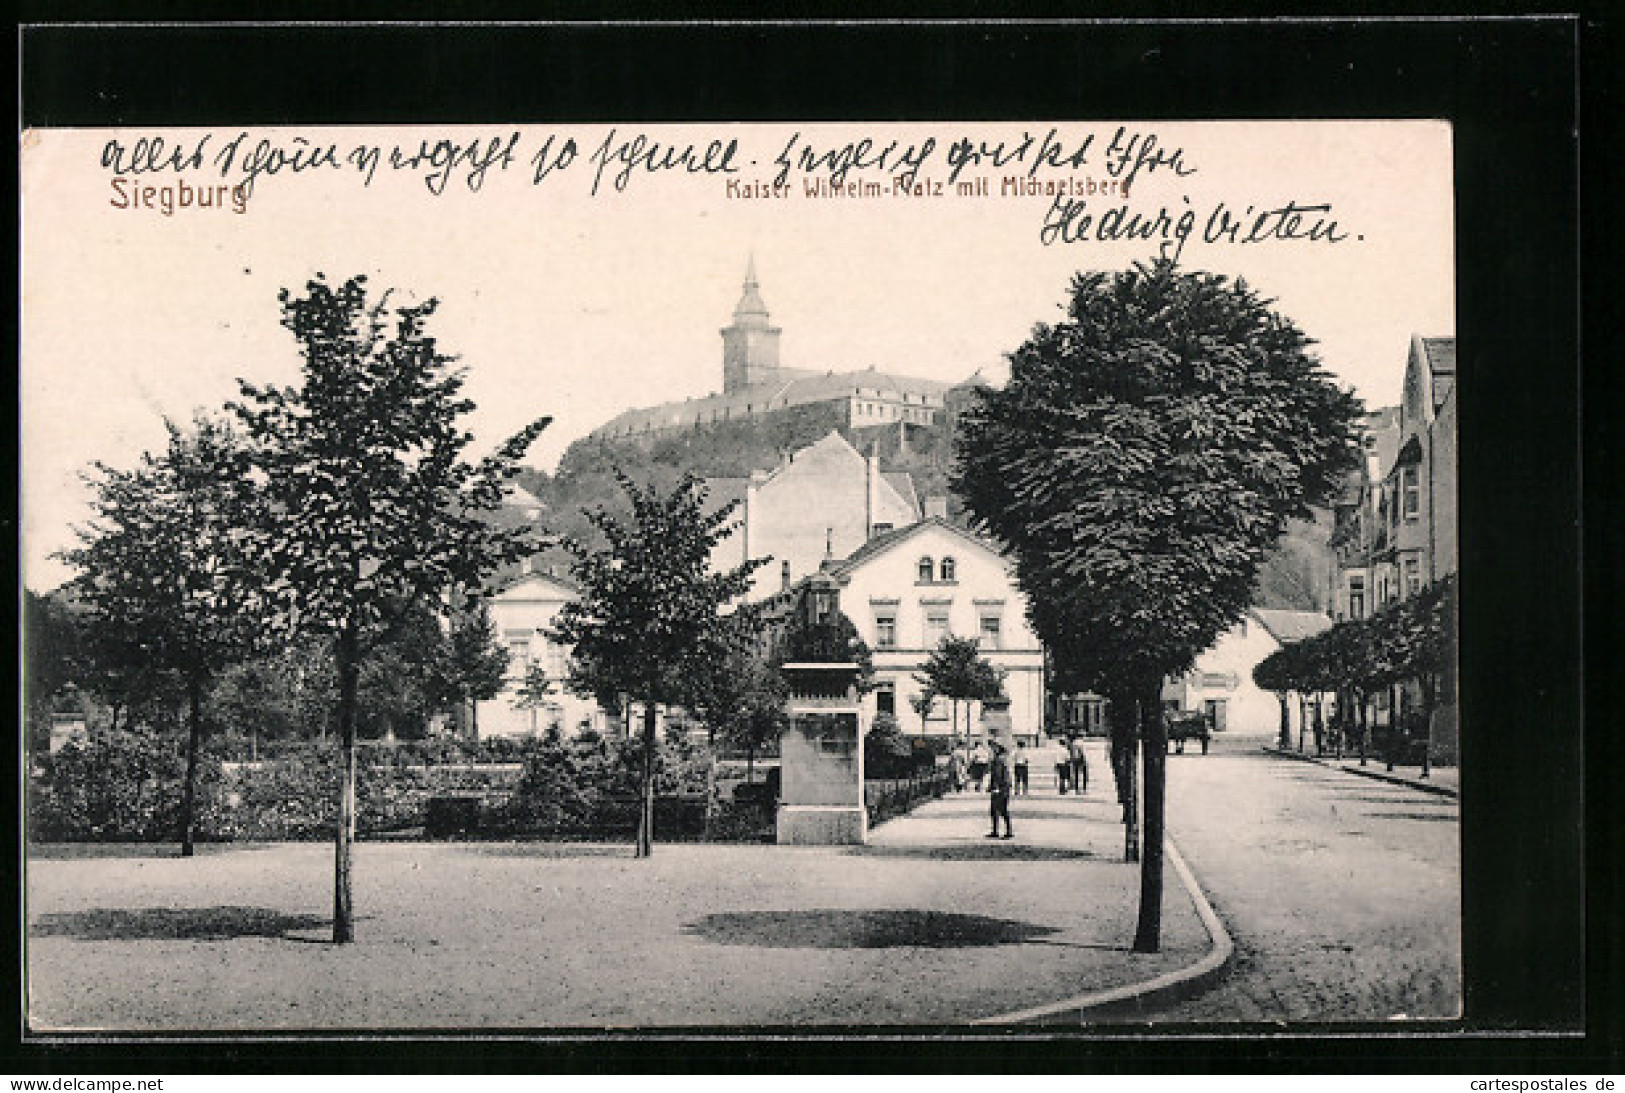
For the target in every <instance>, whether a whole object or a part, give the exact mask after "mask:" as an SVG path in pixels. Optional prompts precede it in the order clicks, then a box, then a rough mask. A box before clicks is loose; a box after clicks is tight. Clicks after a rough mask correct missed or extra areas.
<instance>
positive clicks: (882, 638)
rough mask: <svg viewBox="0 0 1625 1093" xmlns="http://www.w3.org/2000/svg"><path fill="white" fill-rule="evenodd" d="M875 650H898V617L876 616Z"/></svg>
mask: <svg viewBox="0 0 1625 1093" xmlns="http://www.w3.org/2000/svg"><path fill="white" fill-rule="evenodd" d="M875 648H876V649H895V648H897V616H896V615H876V616H875Z"/></svg>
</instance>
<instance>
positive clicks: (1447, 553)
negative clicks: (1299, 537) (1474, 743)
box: [1331, 335, 1457, 759]
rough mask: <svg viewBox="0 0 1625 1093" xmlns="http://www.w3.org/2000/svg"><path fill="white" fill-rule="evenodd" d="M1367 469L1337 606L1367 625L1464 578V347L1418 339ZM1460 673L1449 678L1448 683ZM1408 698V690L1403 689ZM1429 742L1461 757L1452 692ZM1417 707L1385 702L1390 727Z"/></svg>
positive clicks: (1339, 557) (1345, 541) (1374, 427)
mask: <svg viewBox="0 0 1625 1093" xmlns="http://www.w3.org/2000/svg"><path fill="white" fill-rule="evenodd" d="M1366 426H1367V427H1366V431H1365V436H1364V443H1365V446H1366V460H1365V463H1364V465H1363V466H1361V467H1360V468H1359V470H1358V471H1357V472H1356V473H1355V474H1353V475H1351V476H1350V478H1349V482H1348V484H1347V488H1346V489H1345V491H1344V494H1343V496H1342V497H1341V498H1340V499H1339V501H1338V504H1337V506H1336V520H1335V525H1334V529H1333V532H1332V537H1331V546H1332V549H1333V551H1334V553H1335V556H1336V566H1335V569H1334V574H1335V575H1334V578H1333V588H1332V594H1333V595H1332V604H1333V614H1334V615H1335V616H1336V618H1338V619H1339V620H1342V619H1351V618H1352V619H1358V618H1364V617H1365V616H1367V615H1370V614H1372V613H1374V612H1376V611H1380V610H1382V609H1383V608H1384V607H1387V606H1388V605H1390V604H1392V603H1395V602H1398V601H1400V600H1403V599H1406V598H1408V597H1410V596H1414V595H1416V594H1417V593H1418V592H1420V591H1421V590H1422V589H1423V588H1425V587H1427V586H1428V585H1430V584H1432V583H1433V582H1435V581H1438V580H1440V579H1442V578H1444V577H1447V576H1449V575H1450V574H1452V573H1454V572H1456V565H1457V545H1456V340H1455V339H1454V338H1429V337H1423V336H1421V335H1416V336H1413V337H1412V338H1411V344H1410V350H1409V354H1408V355H1407V357H1406V361H1405V380H1404V387H1403V391H1402V397H1401V401H1400V404H1399V406H1397V407H1391V408H1388V409H1385V410H1379V411H1376V412H1375V413H1374V414H1371V415H1368V417H1367V422H1366ZM1450 674H1451V673H1450V672H1449V671H1447V676H1448V675H1450ZM1401 690H1402V689H1401ZM1442 691H1443V694H1442V695H1441V698H1442V699H1444V701H1441V702H1440V703H1438V704H1437V706H1436V708H1435V710H1434V721H1433V724H1432V726H1430V729H1429V734H1430V741H1431V748H1432V752H1433V754H1434V756H1435V758H1446V759H1447V758H1449V757H1450V756H1451V755H1452V754H1453V753H1454V751H1455V741H1456V710H1455V705H1454V702H1453V700H1452V699H1451V697H1450V696H1451V695H1452V693H1453V691H1454V688H1453V687H1452V686H1450V685H1448V684H1447V685H1446V686H1445V687H1443V688H1442ZM1414 699H1415V696H1414V695H1413V696H1410V698H1409V699H1407V697H1406V696H1405V695H1404V694H1400V693H1399V691H1397V690H1396V692H1395V694H1393V695H1390V694H1387V693H1379V694H1378V695H1376V696H1375V707H1376V710H1375V717H1376V720H1377V723H1378V724H1382V725H1386V724H1388V723H1389V721H1390V720H1391V719H1392V718H1393V716H1394V711H1393V710H1392V709H1391V708H1390V707H1391V705H1392V703H1393V702H1394V701H1395V700H1397V701H1399V702H1400V703H1402V705H1401V706H1400V707H1399V709H1400V710H1401V711H1403V710H1404V709H1407V708H1410V701H1414Z"/></svg>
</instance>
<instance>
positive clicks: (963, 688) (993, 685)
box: [914, 634, 1004, 739]
mask: <svg viewBox="0 0 1625 1093" xmlns="http://www.w3.org/2000/svg"><path fill="white" fill-rule="evenodd" d="M914 680H915V682H916V683H919V684H921V686H922V687H924V689H925V690H926V691H927V692H929V693H930V694H932V695H940V696H941V697H943V698H946V699H947V700H948V701H949V702H951V703H952V704H953V711H952V717H953V721H952V726H953V735H954V737H955V738H956V739H957V738H958V736H959V704H960V703H961V702H964V703H967V704H968V703H971V702H988V701H991V700H992V699H995V698H998V697H1000V696H1001V695H1003V694H1004V672H1002V671H1000V670H999V669H998V668H996V667H994V666H993V664H991V663H990V662H989V661H988V660H987V658H986V657H984V656H982V652H981V648H980V646H979V645H978V643H977V641H976V639H975V638H956V637H954V636H953V635H952V634H949V635H947V636H946V637H944V638H943V639H942V642H941V643H940V644H939V645H938V646H937V647H936V648H935V649H933V650H932V651H931V655H930V657H929V658H927V660H926V662H925V669H924V671H922V672H921V673H920V674H918V675H916V676H915V677H914ZM965 713H966V718H965V720H966V724H965V735H966V736H969V735H970V716H969V715H970V710H969V708H968V707H967V709H966V711H965Z"/></svg>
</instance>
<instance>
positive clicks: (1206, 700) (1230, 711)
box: [1162, 607, 1332, 739]
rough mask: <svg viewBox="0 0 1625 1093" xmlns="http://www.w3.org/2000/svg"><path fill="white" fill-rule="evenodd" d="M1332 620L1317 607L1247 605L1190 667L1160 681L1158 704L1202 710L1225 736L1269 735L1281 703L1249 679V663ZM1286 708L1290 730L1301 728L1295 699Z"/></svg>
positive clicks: (1275, 731) (1276, 729)
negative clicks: (1287, 608)
mask: <svg viewBox="0 0 1625 1093" xmlns="http://www.w3.org/2000/svg"><path fill="white" fill-rule="evenodd" d="M1331 624H1332V620H1331V619H1329V618H1327V617H1326V616H1325V615H1323V614H1321V613H1320V612H1318V611H1276V610H1269V609H1266V608H1259V607H1255V608H1252V609H1250V610H1249V611H1248V612H1247V613H1246V614H1245V615H1244V616H1242V619H1241V621H1240V622H1238V623H1236V624H1235V625H1234V626H1232V627H1231V628H1230V629H1229V630H1227V631H1226V632H1225V633H1224V634H1222V635H1220V637H1219V640H1218V641H1217V642H1215V643H1214V644H1213V647H1212V648H1211V649H1209V650H1208V651H1207V652H1205V653H1203V654H1202V655H1201V656H1199V657H1197V658H1196V665H1195V666H1194V667H1193V668H1192V669H1191V670H1190V671H1189V672H1187V673H1186V674H1185V675H1184V676H1181V677H1179V678H1177V679H1170V680H1169V681H1168V682H1167V683H1166V684H1165V685H1164V686H1163V690H1162V700H1163V705H1164V706H1165V707H1166V708H1168V709H1170V710H1177V711H1180V712H1185V713H1192V712H1200V713H1205V714H1207V715H1208V717H1209V720H1210V722H1211V723H1212V725H1213V728H1214V731H1216V732H1221V733H1224V734H1225V735H1227V736H1247V737H1258V738H1260V739H1264V738H1271V739H1273V738H1275V737H1277V736H1279V735H1280V731H1281V704H1280V702H1279V701H1278V700H1277V699H1276V697H1275V694H1274V692H1272V691H1265V690H1262V689H1260V688H1259V686H1258V685H1257V684H1255V683H1254V682H1253V668H1254V667H1255V666H1256V665H1257V664H1258V662H1259V661H1261V660H1263V659H1264V658H1265V657H1267V656H1269V655H1270V654H1271V653H1273V652H1275V650H1277V649H1279V648H1280V647H1281V646H1282V645H1285V644H1287V643H1288V642H1293V641H1301V640H1302V639H1304V638H1307V637H1310V636H1312V635H1314V634H1318V633H1320V632H1321V631H1322V630H1325V629H1326V628H1327V627H1329V626H1331ZM1287 708H1288V716H1289V717H1290V718H1291V725H1292V732H1293V733H1294V735H1295V734H1296V733H1297V732H1298V731H1299V729H1300V728H1301V723H1300V710H1299V708H1298V703H1297V702H1295V701H1290V702H1289V703H1288V707H1287ZM1328 713H1329V711H1328Z"/></svg>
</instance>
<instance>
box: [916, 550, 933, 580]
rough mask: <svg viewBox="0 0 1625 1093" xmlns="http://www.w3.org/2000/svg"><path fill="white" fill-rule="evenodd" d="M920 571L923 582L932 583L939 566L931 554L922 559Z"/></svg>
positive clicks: (920, 578)
mask: <svg viewBox="0 0 1625 1093" xmlns="http://www.w3.org/2000/svg"><path fill="white" fill-rule="evenodd" d="M918 572H919V580H920V583H921V584H930V583H931V582H932V580H933V579H935V577H936V572H937V567H936V564H935V563H934V562H933V561H932V560H931V558H930V556H926V557H924V558H921V559H920V564H919V567H918Z"/></svg>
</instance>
